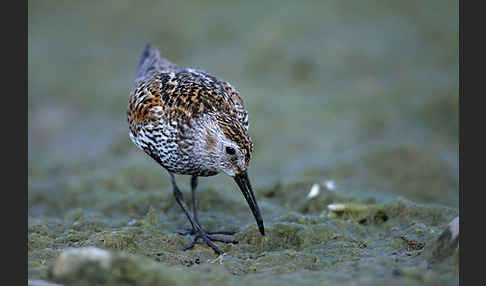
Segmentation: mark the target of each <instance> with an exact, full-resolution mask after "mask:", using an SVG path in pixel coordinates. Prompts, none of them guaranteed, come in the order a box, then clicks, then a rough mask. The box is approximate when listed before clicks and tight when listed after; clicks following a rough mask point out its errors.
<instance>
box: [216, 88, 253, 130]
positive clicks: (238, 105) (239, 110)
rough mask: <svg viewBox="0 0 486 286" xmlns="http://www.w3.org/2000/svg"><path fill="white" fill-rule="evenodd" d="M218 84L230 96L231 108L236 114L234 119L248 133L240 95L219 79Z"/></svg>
mask: <svg viewBox="0 0 486 286" xmlns="http://www.w3.org/2000/svg"><path fill="white" fill-rule="evenodd" d="M218 83H219V84H220V85H221V86H222V87H223V89H224V90H225V91H226V93H227V94H228V95H229V96H230V98H231V102H232V104H233V108H234V109H235V112H236V118H237V119H238V120H239V121H240V123H241V124H242V125H243V127H245V129H246V131H248V127H249V123H248V112H247V111H246V109H245V107H244V106H243V99H241V96H240V94H239V93H238V91H236V89H234V88H233V86H231V85H230V84H229V83H228V82H226V81H224V80H221V79H219V80H218Z"/></svg>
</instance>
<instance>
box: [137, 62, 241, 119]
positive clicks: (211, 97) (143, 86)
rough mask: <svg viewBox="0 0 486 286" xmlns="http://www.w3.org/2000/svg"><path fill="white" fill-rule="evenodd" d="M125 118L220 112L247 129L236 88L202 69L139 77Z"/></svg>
mask: <svg viewBox="0 0 486 286" xmlns="http://www.w3.org/2000/svg"><path fill="white" fill-rule="evenodd" d="M128 112H129V120H130V118H131V119H132V120H138V121H141V120H146V119H152V120H159V119H160V118H162V117H167V116H169V117H171V115H172V114H175V113H177V114H183V115H185V116H184V117H187V118H192V117H197V116H201V115H205V114H214V113H224V114H227V115H228V116H230V117H233V118H235V119H236V120H238V121H240V123H241V124H242V125H243V126H245V127H246V128H248V115H247V111H246V109H245V107H244V105H243V100H242V98H241V96H240V94H239V93H238V91H237V90H236V89H235V88H234V87H233V86H232V85H231V84H230V83H228V82H227V81H224V80H223V79H221V78H219V77H216V76H214V75H212V74H210V73H208V72H206V71H203V70H197V69H189V68H180V69H178V70H171V71H161V72H158V73H153V74H151V75H150V76H149V77H147V78H145V79H142V80H140V81H139V82H138V83H137V85H136V86H135V87H134V88H133V90H132V92H131V94H130V100H129V107H128Z"/></svg>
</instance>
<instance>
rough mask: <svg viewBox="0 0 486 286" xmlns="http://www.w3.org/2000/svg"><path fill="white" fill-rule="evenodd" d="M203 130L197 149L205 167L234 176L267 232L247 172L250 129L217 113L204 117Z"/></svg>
mask: <svg viewBox="0 0 486 286" xmlns="http://www.w3.org/2000/svg"><path fill="white" fill-rule="evenodd" d="M201 133H202V136H201V137H202V140H201V145H200V146H199V148H198V149H199V150H197V152H198V153H199V156H202V157H203V160H204V164H205V167H206V168H208V169H210V170H212V171H214V172H217V173H219V172H223V173H225V174H227V175H228V176H230V177H232V178H233V179H234V180H235V182H236V184H237V185H238V187H239V188H240V190H241V192H242V193H243V195H244V196H245V199H246V201H247V202H248V205H249V206H250V209H251V211H252V213H253V215H254V216H255V219H256V221H257V224H258V228H259V230H260V233H261V234H262V235H265V231H264V227H263V219H262V217H261V214H260V210H259V208H258V204H257V201H256V199H255V195H254V194H253V190H252V187H251V184H250V180H249V178H248V173H247V169H248V164H249V163H250V159H251V154H252V151H253V142H252V141H251V138H250V136H249V135H248V131H247V129H246V128H245V127H244V126H243V125H242V124H241V123H240V122H239V121H238V120H237V119H235V118H233V117H229V116H225V115H217V116H214V117H213V118H210V119H206V120H204V121H203V124H202V131H201Z"/></svg>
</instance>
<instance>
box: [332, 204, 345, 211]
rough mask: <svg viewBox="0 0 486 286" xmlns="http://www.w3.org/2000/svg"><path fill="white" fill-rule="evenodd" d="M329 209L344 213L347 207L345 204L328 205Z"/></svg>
mask: <svg viewBox="0 0 486 286" xmlns="http://www.w3.org/2000/svg"><path fill="white" fill-rule="evenodd" d="M327 208H328V209H330V210H332V211H344V209H345V208H346V206H345V205H344V204H330V205H327Z"/></svg>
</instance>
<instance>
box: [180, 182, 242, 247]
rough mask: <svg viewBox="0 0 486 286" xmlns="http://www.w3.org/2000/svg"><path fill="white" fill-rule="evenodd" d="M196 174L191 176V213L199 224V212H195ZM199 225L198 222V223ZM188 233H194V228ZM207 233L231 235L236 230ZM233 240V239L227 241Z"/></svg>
mask: <svg viewBox="0 0 486 286" xmlns="http://www.w3.org/2000/svg"><path fill="white" fill-rule="evenodd" d="M196 189H197V176H192V177H191V191H192V213H193V215H194V220H195V221H196V222H197V223H198V224H199V214H198V212H197V191H196ZM199 225H200V224H199ZM189 233H190V234H194V229H192V230H191V231H190V232H189ZM206 233H207V234H225V235H233V234H235V233H236V232H234V231H208V232H206ZM228 242H231V243H232V242H233V241H228Z"/></svg>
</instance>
